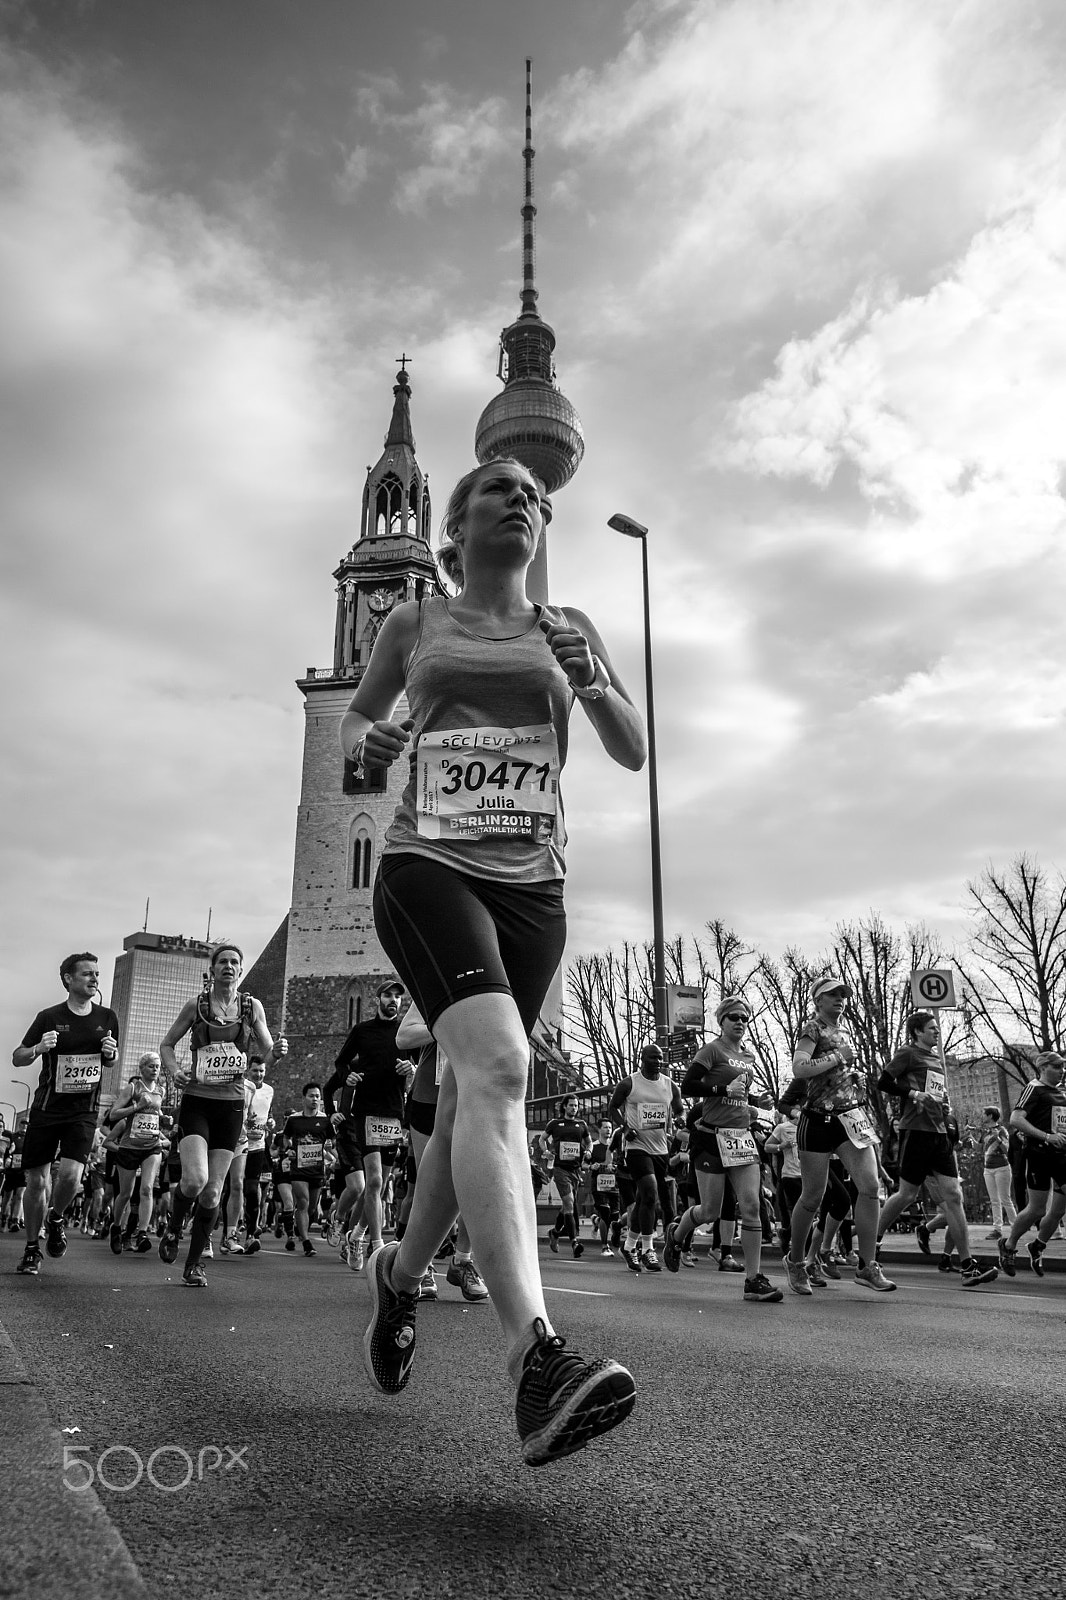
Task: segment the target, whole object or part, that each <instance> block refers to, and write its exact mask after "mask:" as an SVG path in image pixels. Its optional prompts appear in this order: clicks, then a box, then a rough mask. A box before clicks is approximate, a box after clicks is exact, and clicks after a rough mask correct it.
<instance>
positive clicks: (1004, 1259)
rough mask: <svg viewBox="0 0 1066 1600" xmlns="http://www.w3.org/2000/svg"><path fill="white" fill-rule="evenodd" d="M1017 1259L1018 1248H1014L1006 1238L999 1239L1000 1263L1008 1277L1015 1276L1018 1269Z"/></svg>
mask: <svg viewBox="0 0 1066 1600" xmlns="http://www.w3.org/2000/svg"><path fill="white" fill-rule="evenodd" d="M1017 1259H1018V1252H1017V1250H1012V1249H1011V1247H1010V1245H1009V1244H1008V1243H1007V1241H1006V1239H1001V1240H1000V1241H999V1264H1000V1266H1001V1267H1002V1269H1003V1271H1004V1272H1005V1273H1006V1274H1007V1277H1008V1278H1013V1277H1014V1274H1015V1272H1016V1271H1017V1267H1016V1265H1015V1263H1016V1262H1017Z"/></svg>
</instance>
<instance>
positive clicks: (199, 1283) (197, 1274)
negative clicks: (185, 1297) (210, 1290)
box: [181, 1261, 207, 1289]
mask: <svg viewBox="0 0 1066 1600" xmlns="http://www.w3.org/2000/svg"><path fill="white" fill-rule="evenodd" d="M181 1281H182V1283H183V1284H184V1285H185V1287H186V1289H206V1288H207V1273H206V1272H205V1271H204V1269H203V1267H202V1266H201V1265H200V1263H199V1262H198V1261H196V1262H194V1263H193V1265H192V1266H191V1267H186V1268H185V1271H184V1272H183V1273H182V1275H181Z"/></svg>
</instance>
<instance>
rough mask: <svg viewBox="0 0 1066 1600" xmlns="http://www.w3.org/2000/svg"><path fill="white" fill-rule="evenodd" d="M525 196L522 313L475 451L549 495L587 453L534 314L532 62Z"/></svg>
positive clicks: (550, 344)
mask: <svg viewBox="0 0 1066 1600" xmlns="http://www.w3.org/2000/svg"><path fill="white" fill-rule="evenodd" d="M522 155H523V157H524V160H525V169H526V194H525V203H524V204H523V206H522V298H521V304H522V309H521V311H520V313H519V316H518V320H517V322H512V324H511V326H510V327H509V328H505V329H504V330H503V332H502V333H501V335H500V362H499V367H498V369H497V370H498V375H499V376H500V377H501V378H502V379H503V384H504V387H503V390H502V392H501V393H500V394H498V395H496V396H495V398H494V399H492V400H490V401H489V403H488V405H487V406H486V407H485V409H484V411H483V412H482V413H481V416H480V418H479V419H478V425H477V430H476V432H475V435H474V452H475V454H476V456H477V458H478V460H479V461H480V462H483V463H484V462H486V461H495V460H498V459H499V458H500V457H501V456H514V458H515V459H516V460H517V461H521V463H522V465H523V466H525V467H528V468H529V470H530V472H532V473H533V475H534V476H535V477H537V478H539V479H540V481H541V483H542V484H543V485H544V488H545V489H546V490H547V492H548V494H549V495H551V494H554V492H555V490H556V489H561V488H562V487H563V485H564V484H565V483H569V482H570V479H571V478H572V477H573V476H574V473H575V472H576V471H577V469H578V467H579V465H580V464H581V458H582V456H583V455H584V454H585V435H584V433H583V431H582V428H581V420H580V418H579V417H578V414H577V412H576V411H575V410H574V408H573V406H572V405H571V404H570V401H569V400H568V399H567V398H566V396H565V394H563V392H562V390H561V389H560V388H559V386H558V384H557V383H556V381H555V361H554V351H555V332H554V330H553V329H552V328H550V327H549V326H548V324H547V323H546V322H545V321H544V320H543V319H542V318H541V317H540V316H539V314H538V312H537V287H536V250H535V222H534V219H535V217H536V215H537V208H536V206H535V205H534V204H533V155H534V151H533V112H532V62H531V61H528V60H527V61H526V144H525V149H524V150H523V152H522Z"/></svg>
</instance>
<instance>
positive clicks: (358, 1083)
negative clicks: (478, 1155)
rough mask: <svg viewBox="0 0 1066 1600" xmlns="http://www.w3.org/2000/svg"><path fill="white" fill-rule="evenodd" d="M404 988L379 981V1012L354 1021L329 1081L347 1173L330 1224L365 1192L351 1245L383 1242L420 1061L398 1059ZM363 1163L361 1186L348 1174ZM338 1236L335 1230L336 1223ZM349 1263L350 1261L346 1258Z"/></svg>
mask: <svg viewBox="0 0 1066 1600" xmlns="http://www.w3.org/2000/svg"><path fill="white" fill-rule="evenodd" d="M404 993H405V990H404V986H403V984H402V983H401V982H400V980H399V979H398V978H386V979H385V981H384V982H383V983H380V984H379V985H378V988H377V1014H376V1016H373V1017H370V1018H368V1019H367V1021H366V1022H357V1023H356V1024H355V1027H354V1028H353V1029H352V1031H351V1032H350V1033H349V1035H348V1037H347V1039H345V1041H344V1043H343V1045H342V1046H341V1049H340V1054H339V1055H338V1056H337V1062H336V1067H335V1069H334V1072H333V1076H332V1077H331V1078H330V1079H329V1080H328V1082H327V1083H326V1085H325V1090H324V1097H325V1102H326V1113H327V1115H328V1116H329V1119H330V1121H331V1122H332V1124H333V1127H334V1130H335V1134H336V1138H337V1158H338V1162H339V1166H340V1171H341V1172H342V1173H343V1174H344V1176H345V1192H344V1194H342V1196H341V1198H340V1201H339V1202H338V1205H337V1208H336V1210H337V1215H336V1217H335V1218H334V1220H333V1229H334V1230H336V1228H337V1227H338V1226H342V1225H343V1222H344V1221H345V1220H346V1218H347V1215H348V1213H349V1212H350V1211H351V1210H352V1208H353V1207H354V1206H355V1204H356V1203H357V1202H358V1200H359V1199H360V1198H361V1199H362V1208H363V1210H362V1220H361V1222H359V1223H358V1224H357V1225H356V1227H355V1228H354V1229H353V1230H352V1232H353V1235H354V1237H353V1238H352V1239H351V1240H350V1241H349V1249H351V1246H352V1245H355V1246H357V1247H359V1246H361V1244H362V1239H363V1236H364V1234H366V1233H369V1235H370V1248H371V1249H372V1250H376V1249H378V1248H379V1247H380V1245H381V1243H382V1234H383V1231H384V1225H385V1214H384V1208H383V1206H382V1200H381V1195H382V1189H383V1187H384V1182H385V1177H386V1175H387V1173H388V1172H389V1171H390V1170H391V1168H392V1166H393V1164H394V1162H396V1161H397V1160H399V1159H400V1157H401V1155H402V1154H403V1153H404V1140H403V1101H404V1094H405V1093H406V1091H407V1089H409V1088H410V1086H411V1080H412V1079H413V1077H414V1074H415V1069H414V1066H413V1065H412V1063H411V1062H410V1061H408V1060H405V1059H404V1060H401V1058H400V1052H399V1050H398V1049H397V1048H396V1030H397V1028H398V1027H399V1026H400V1007H401V1005H402V1003H403V996H404ZM358 1171H361V1172H362V1175H363V1186H362V1188H360V1187H359V1185H358V1181H356V1182H355V1183H351V1182H349V1177H350V1174H351V1173H353V1172H358ZM333 1236H334V1237H336V1233H335V1231H334V1233H333ZM349 1265H351V1262H350V1260H349Z"/></svg>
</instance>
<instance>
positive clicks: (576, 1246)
mask: <svg viewBox="0 0 1066 1600" xmlns="http://www.w3.org/2000/svg"><path fill="white" fill-rule="evenodd" d="M570 1249H571V1251H572V1252H573V1256H574V1260H575V1261H580V1260H581V1257H582V1256H583V1255H584V1254H585V1246H584V1245H583V1244H582V1243H581V1240H580V1239H573V1240H571V1243H570Z"/></svg>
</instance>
